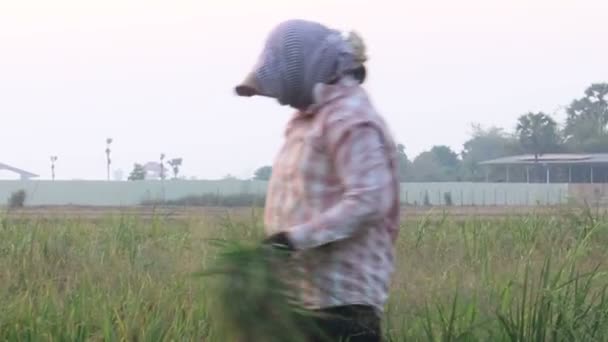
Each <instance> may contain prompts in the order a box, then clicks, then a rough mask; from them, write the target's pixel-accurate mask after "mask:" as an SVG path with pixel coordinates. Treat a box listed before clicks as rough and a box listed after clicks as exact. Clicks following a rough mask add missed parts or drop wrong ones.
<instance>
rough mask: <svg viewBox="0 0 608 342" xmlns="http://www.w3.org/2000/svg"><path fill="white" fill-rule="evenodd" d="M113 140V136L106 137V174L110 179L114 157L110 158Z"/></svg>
mask: <svg viewBox="0 0 608 342" xmlns="http://www.w3.org/2000/svg"><path fill="white" fill-rule="evenodd" d="M112 141H113V140H112V138H107V139H106V175H107V179H108V180H110V165H111V164H112V159H110V154H111V153H112V150H110V145H112Z"/></svg>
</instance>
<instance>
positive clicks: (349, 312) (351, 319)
mask: <svg viewBox="0 0 608 342" xmlns="http://www.w3.org/2000/svg"><path fill="white" fill-rule="evenodd" d="M316 313H318V314H319V316H320V318H317V319H316V320H315V323H316V324H314V326H315V329H314V330H312V331H311V333H310V334H308V336H309V341H310V342H334V341H335V342H341V341H344V342H380V341H381V335H382V334H381V328H380V317H378V315H377V314H376V312H375V311H374V309H373V308H372V307H369V306H362V305H348V306H340V307H335V308H330V309H324V310H318V311H316Z"/></svg>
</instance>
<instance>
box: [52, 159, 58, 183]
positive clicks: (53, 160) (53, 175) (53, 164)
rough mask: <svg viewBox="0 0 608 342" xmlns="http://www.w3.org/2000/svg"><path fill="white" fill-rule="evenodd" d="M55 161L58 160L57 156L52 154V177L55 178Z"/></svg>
mask: <svg viewBox="0 0 608 342" xmlns="http://www.w3.org/2000/svg"><path fill="white" fill-rule="evenodd" d="M55 162H57V156H51V178H52V179H53V180H55Z"/></svg>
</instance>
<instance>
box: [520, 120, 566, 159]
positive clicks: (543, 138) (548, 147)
mask: <svg viewBox="0 0 608 342" xmlns="http://www.w3.org/2000/svg"><path fill="white" fill-rule="evenodd" d="M517 135H518V138H519V142H520V144H521V146H522V147H523V148H524V150H525V151H526V152H528V153H532V154H534V161H535V162H538V157H539V156H540V155H542V154H544V153H547V152H552V151H553V150H555V148H556V147H557V146H558V145H559V133H558V130H557V123H556V122H555V120H553V119H552V118H551V117H550V116H549V115H547V114H545V113H542V112H539V113H528V114H525V115H522V116H520V117H519V119H518V121H517Z"/></svg>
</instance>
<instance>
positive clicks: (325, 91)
mask: <svg viewBox="0 0 608 342" xmlns="http://www.w3.org/2000/svg"><path fill="white" fill-rule="evenodd" d="M358 85H359V82H358V81H357V80H356V79H354V78H353V77H350V76H347V77H343V78H342V79H340V80H339V81H338V82H336V83H334V84H325V83H317V84H316V85H315V86H314V88H313V92H312V95H313V100H314V103H313V104H312V105H310V106H309V107H308V108H307V109H306V110H304V111H302V112H301V115H304V116H309V115H314V114H316V113H317V112H318V111H319V109H321V108H322V107H323V106H325V105H326V104H328V103H329V102H331V101H333V100H335V99H337V98H339V97H342V96H345V95H346V94H347V93H348V90H350V89H352V88H354V87H356V86H358Z"/></svg>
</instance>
